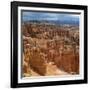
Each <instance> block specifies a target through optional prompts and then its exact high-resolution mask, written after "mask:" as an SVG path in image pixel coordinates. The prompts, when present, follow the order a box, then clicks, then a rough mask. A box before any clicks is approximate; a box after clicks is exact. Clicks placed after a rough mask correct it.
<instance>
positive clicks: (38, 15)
mask: <svg viewBox="0 0 90 90" xmlns="http://www.w3.org/2000/svg"><path fill="white" fill-rule="evenodd" d="M78 17H79V15H74V14H66V13H49V12H31V11H23V12H22V19H23V21H27V20H65V19H67V20H70V19H72V20H74V19H76V18H77V19H78Z"/></svg>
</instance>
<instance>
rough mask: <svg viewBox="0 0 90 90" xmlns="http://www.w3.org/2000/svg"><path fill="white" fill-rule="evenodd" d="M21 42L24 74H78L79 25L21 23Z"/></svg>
mask: <svg viewBox="0 0 90 90" xmlns="http://www.w3.org/2000/svg"><path fill="white" fill-rule="evenodd" d="M22 44H23V45H22V47H23V49H22V50H23V76H26V77H27V76H35V75H36V76H47V75H61V73H63V72H64V73H63V75H64V74H65V75H66V73H67V74H71V75H73V74H74V75H75V74H79V28H78V27H77V26H63V25H60V26H59V25H52V24H48V23H47V24H46V23H44V22H43V23H28V24H27V23H26V24H23V25H22ZM54 69H56V70H54ZM56 71H58V72H56ZM61 71H63V72H61Z"/></svg>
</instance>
